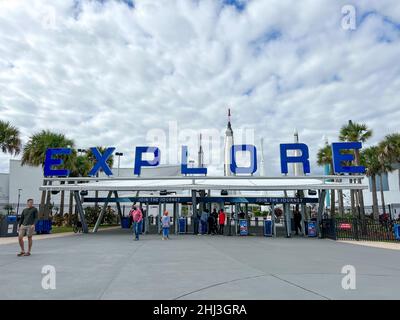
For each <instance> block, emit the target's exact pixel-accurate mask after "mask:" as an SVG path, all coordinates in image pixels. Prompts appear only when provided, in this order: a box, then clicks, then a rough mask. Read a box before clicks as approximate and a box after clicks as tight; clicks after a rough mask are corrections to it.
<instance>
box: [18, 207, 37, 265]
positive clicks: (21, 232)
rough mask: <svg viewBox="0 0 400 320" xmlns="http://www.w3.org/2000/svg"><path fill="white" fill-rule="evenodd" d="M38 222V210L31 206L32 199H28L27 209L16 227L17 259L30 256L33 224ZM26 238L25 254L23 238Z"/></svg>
mask: <svg viewBox="0 0 400 320" xmlns="http://www.w3.org/2000/svg"><path fill="white" fill-rule="evenodd" d="M37 220H38V210H37V209H36V208H35V207H34V206H33V199H28V201H27V208H25V209H24V210H23V211H22V214H21V219H20V220H19V226H18V228H19V229H18V242H19V246H20V247H21V251H20V253H18V254H17V255H18V257H21V256H30V255H31V250H32V236H33V232H34V230H35V223H36V221H37ZM25 236H27V237H28V251H27V252H25V247H24V237H25Z"/></svg>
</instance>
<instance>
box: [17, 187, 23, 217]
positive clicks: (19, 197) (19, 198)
mask: <svg viewBox="0 0 400 320" xmlns="http://www.w3.org/2000/svg"><path fill="white" fill-rule="evenodd" d="M21 191H22V189H18V202H17V217H18V214H19V202H20V200H21Z"/></svg>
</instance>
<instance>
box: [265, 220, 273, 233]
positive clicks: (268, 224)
mask: <svg viewBox="0 0 400 320" xmlns="http://www.w3.org/2000/svg"><path fill="white" fill-rule="evenodd" d="M272 234H273V230H272V220H267V219H265V220H264V236H265V237H272Z"/></svg>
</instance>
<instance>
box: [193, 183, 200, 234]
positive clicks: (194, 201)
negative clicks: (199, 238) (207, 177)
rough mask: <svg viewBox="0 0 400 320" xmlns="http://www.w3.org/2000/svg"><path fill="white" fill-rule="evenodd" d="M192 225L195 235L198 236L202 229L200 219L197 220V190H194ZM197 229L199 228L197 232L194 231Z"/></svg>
mask: <svg viewBox="0 0 400 320" xmlns="http://www.w3.org/2000/svg"><path fill="white" fill-rule="evenodd" d="M195 220H196V221H198V223H194V221H195ZM192 224H193V233H194V234H196V233H197V232H198V231H199V229H200V221H199V219H197V198H196V191H195V190H192ZM196 227H197V228H198V229H197V230H195V229H194V228H196ZM196 231H197V232H196Z"/></svg>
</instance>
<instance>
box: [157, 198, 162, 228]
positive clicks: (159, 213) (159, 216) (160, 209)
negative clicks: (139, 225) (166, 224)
mask: <svg viewBox="0 0 400 320" xmlns="http://www.w3.org/2000/svg"><path fill="white" fill-rule="evenodd" d="M161 217H162V208H161V203H160V204H159V205H158V216H157V231H158V233H159V234H160V233H161Z"/></svg>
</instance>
